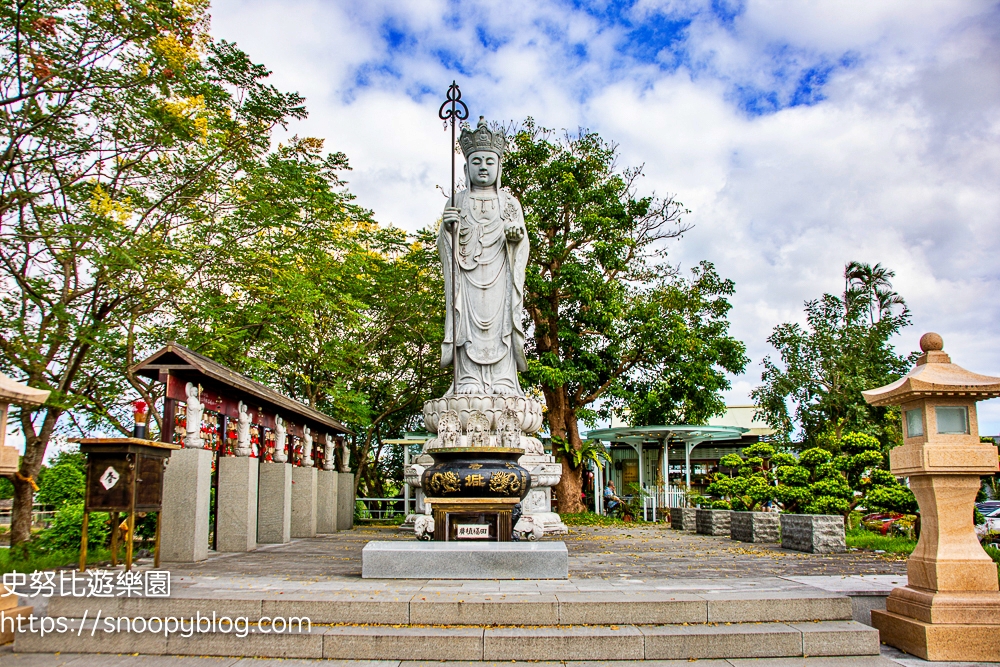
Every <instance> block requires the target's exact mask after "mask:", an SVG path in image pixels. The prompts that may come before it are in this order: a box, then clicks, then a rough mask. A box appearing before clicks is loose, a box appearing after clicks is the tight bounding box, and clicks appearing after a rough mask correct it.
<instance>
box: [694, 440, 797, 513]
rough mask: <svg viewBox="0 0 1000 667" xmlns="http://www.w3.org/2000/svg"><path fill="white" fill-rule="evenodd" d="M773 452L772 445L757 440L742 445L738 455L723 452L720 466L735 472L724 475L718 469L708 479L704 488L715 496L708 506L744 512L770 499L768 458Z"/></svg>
mask: <svg viewBox="0 0 1000 667" xmlns="http://www.w3.org/2000/svg"><path fill="white" fill-rule="evenodd" d="M775 455H776V452H775V450H774V447H772V446H771V445H769V444H767V443H763V442H758V443H756V444H753V445H751V446H749V447H747V448H745V449H744V450H743V456H742V457H741V456H740V455H739V454H726V455H725V456H723V457H722V458H721V459H719V467H720V468H727V469H729V470H734V471H735V472H736V474H735V475H732V474H728V475H727V474H725V473H723V472H721V471H720V472H719V473H716V475H715V478H714V479H713V481H712V483H711V484H710V485H709V486H708V488H707V489H705V491H706V493H709V494H711V495H713V496H718V498H719V500H715V501H711V502H712V506H713V507H715V508H716V509H734V510H738V511H748V512H757V511H760V510H761V509H763V507H764V506H765V505H766V504H767V503H768V502H770V501H772V500H774V495H775V489H774V471H773V466H772V463H771V462H772V460H773V459H774V457H775ZM785 456H787V455H785ZM790 458H791V457H790ZM780 460H782V461H784V459H780ZM793 460H794V458H793Z"/></svg>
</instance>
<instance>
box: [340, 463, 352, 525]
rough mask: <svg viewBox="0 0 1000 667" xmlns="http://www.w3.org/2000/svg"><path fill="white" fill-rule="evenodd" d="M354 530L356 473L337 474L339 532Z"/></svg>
mask: <svg viewBox="0 0 1000 667" xmlns="http://www.w3.org/2000/svg"><path fill="white" fill-rule="evenodd" d="M351 528H354V473H350V472H338V473H337V530H350V529H351Z"/></svg>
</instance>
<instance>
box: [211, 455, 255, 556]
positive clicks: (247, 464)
mask: <svg viewBox="0 0 1000 667" xmlns="http://www.w3.org/2000/svg"><path fill="white" fill-rule="evenodd" d="M258 464H259V461H258V459H254V458H250V457H249V456H222V457H220V458H219V462H218V466H219V488H218V490H217V491H216V493H217V494H218V502H217V503H216V511H217V512H218V513H219V517H218V520H217V521H216V526H215V529H216V530H217V531H218V535H217V536H216V540H215V549H216V551H221V552H241V551H254V550H255V549H256V548H257V483H258V481H259V472H260V470H259V468H258Z"/></svg>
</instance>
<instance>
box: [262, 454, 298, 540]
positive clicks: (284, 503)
mask: <svg viewBox="0 0 1000 667" xmlns="http://www.w3.org/2000/svg"><path fill="white" fill-rule="evenodd" d="M259 474H260V486H259V487H258V490H259V491H258V492H259V497H258V499H257V542H259V543H261V544H284V543H285V542H288V541H289V540H291V537H292V464H291V463H271V462H268V461H262V462H261V463H260V472H259Z"/></svg>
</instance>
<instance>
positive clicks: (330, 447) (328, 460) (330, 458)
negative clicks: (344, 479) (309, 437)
mask: <svg viewBox="0 0 1000 667" xmlns="http://www.w3.org/2000/svg"><path fill="white" fill-rule="evenodd" d="M336 456H337V448H336V445H335V444H334V442H333V436H332V435H330V434H329V433H327V434H326V446H325V447H323V470H333V467H334V463H335V460H334V459H335V458H336Z"/></svg>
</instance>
